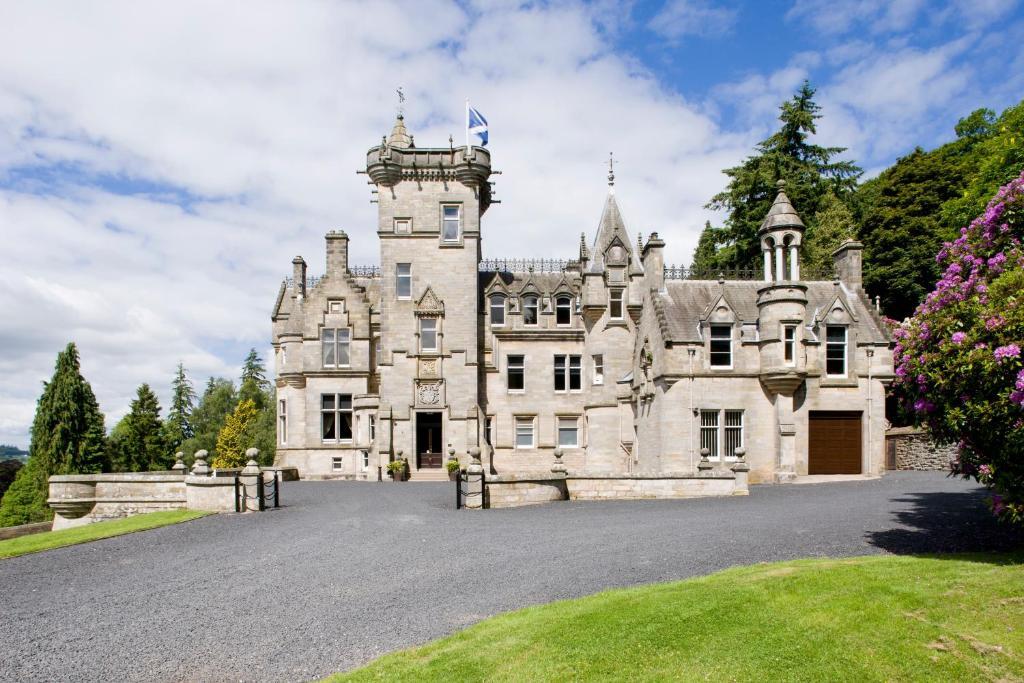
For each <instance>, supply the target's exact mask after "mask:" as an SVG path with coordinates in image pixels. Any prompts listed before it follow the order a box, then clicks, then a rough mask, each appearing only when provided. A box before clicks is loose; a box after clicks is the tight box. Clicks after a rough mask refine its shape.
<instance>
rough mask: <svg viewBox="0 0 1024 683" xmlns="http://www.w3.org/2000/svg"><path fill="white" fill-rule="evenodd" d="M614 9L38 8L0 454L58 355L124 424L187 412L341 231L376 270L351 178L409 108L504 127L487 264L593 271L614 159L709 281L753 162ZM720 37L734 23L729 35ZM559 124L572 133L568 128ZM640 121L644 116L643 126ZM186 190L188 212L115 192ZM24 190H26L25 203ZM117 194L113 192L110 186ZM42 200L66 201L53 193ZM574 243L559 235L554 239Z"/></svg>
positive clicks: (16, 14) (20, 14) (371, 237)
mask: <svg viewBox="0 0 1024 683" xmlns="http://www.w3.org/2000/svg"><path fill="white" fill-rule="evenodd" d="M623 12H624V10H623V8H622V6H620V5H615V4H614V3H612V4H609V3H604V4H599V5H598V6H597V7H589V6H586V5H582V4H577V3H574V2H564V3H557V4H553V5H540V6H533V5H528V6H525V7H521V6H520V4H518V3H495V4H489V5H488V6H474V7H472V8H470V9H466V10H464V9H463V8H461V7H460V6H458V5H457V4H455V3H453V2H441V1H440V0H432V1H429V2H427V1H424V2H416V3H398V2H373V3H330V4H328V3H321V2H312V1H311V2H293V3H289V5H288V9H287V11H282V10H281V5H280V4H279V3H276V2H269V0H267V1H265V2H247V3H244V5H231V4H216V3H215V4H212V5H211V4H210V3H205V2H198V1H194V2H177V3H171V4H166V3H165V4H151V3H146V4H138V3H134V4H133V3H115V2H95V3H89V4H88V5H85V4H83V3H78V2H70V1H69V2H63V3H45V4H40V3H23V4H15V5H13V6H8V7H6V8H5V12H4V14H5V17H4V21H3V22H2V24H0V183H2V182H3V177H4V175H5V173H9V172H10V171H11V169H15V168H18V167H22V168H23V167H25V166H27V165H33V164H43V165H52V164H61V165H62V166H61V169H62V170H61V172H60V173H59V174H58V176H57V177H58V180H59V184H57V185H55V184H54V181H53V178H51V177H49V176H47V177H44V178H42V179H40V180H37V181H36V182H35V183H34V184H33V183H30V182H29V181H28V180H25V179H24V178H23V179H22V180H21V181H19V182H18V183H17V184H14V185H13V186H11V187H7V188H6V189H4V188H2V187H0V232H2V235H3V238H4V244H5V268H4V269H3V270H2V271H0V308H2V310H4V313H5V318H6V319H7V320H8V321H16V324H15V325H7V326H5V328H4V329H3V330H0V342H2V346H3V348H4V350H5V353H4V354H2V356H0V373H3V376H4V378H5V381H4V382H3V383H2V385H0V414H2V415H3V417H2V418H0V442H3V441H13V442H15V443H20V444H25V443H26V442H27V428H28V424H29V422H30V420H31V414H32V411H33V409H34V402H35V398H36V396H37V395H38V393H39V387H40V382H41V381H43V380H45V379H47V378H48V377H49V376H50V374H51V373H52V369H53V360H54V357H55V355H56V352H57V351H58V350H59V349H60V348H62V347H63V346H64V344H65V343H67V341H69V340H74V341H76V342H78V343H79V346H80V349H81V353H82V359H83V371H84V373H85V375H86V377H87V378H88V379H89V380H90V381H91V382H92V384H93V387H94V389H95V390H96V391H97V395H98V397H99V399H100V402H101V406H102V407H103V408H104V409H105V410H106V411H107V412H108V413H109V414H110V417H111V420H110V424H112V423H113V419H116V417H118V416H119V415H120V414H122V413H123V412H124V411H125V410H126V408H127V405H128V402H129V400H130V398H131V396H132V394H133V393H134V389H135V387H136V386H137V385H138V384H139V383H141V382H149V383H151V384H153V385H154V388H155V389H157V390H158V391H160V392H161V395H162V397H163V398H164V400H165V401H166V396H167V384H169V380H170V377H171V373H172V370H173V367H174V365H175V364H176V363H177V362H178V360H182V361H183V362H184V363H185V365H186V366H187V367H188V368H189V370H190V371H191V373H192V375H193V377H194V379H195V381H196V384H197V385H201V384H202V381H203V379H204V378H205V377H206V376H207V375H210V374H217V375H222V374H223V375H229V376H230V375H235V374H236V373H237V366H238V364H239V363H240V361H241V357H242V355H243V353H244V350H245V349H246V348H248V346H250V345H253V346H256V347H257V348H259V349H261V350H264V353H266V349H267V348H268V346H269V328H270V321H269V314H270V308H271V305H272V303H273V301H274V297H275V295H276V293H277V287H278V284H279V282H280V280H281V278H282V277H283V276H284V275H287V274H288V273H289V270H290V261H291V258H292V257H293V256H294V255H295V254H303V255H304V256H305V257H306V259H307V261H309V262H310V265H311V270H312V271H314V272H316V271H318V270H320V269H321V268H322V265H321V264H322V263H323V234H324V233H325V232H326V231H327V230H329V229H333V228H339V227H340V228H344V229H345V230H347V231H348V233H349V235H350V236H351V237H352V240H353V242H352V246H351V253H352V261H353V262H354V263H373V262H376V260H377V251H378V245H377V240H376V237H375V234H374V225H375V218H374V211H375V208H374V206H372V205H371V204H370V203H369V199H370V193H369V188H368V187H367V186H366V184H365V178H363V177H361V176H357V175H356V174H355V170H356V169H358V168H360V167H361V166H362V164H363V163H364V160H365V153H366V149H367V148H368V147H370V146H371V145H373V144H375V143H376V142H378V141H379V140H380V136H381V135H382V134H383V133H386V132H388V130H389V129H390V126H391V122H392V116H393V108H394V95H393V93H394V89H395V88H396V87H397V86H399V85H402V86H404V89H405V91H406V93H408V95H409V102H408V104H407V112H408V114H407V123H408V124H409V126H410V129H411V131H412V133H413V134H414V135H415V136H416V141H417V144H419V145H420V146H428V145H446V144H447V139H448V134H449V133H452V134H454V135H455V136H456V138H457V139H458V138H459V137H460V136H461V125H462V123H461V121H462V101H463V98H464V97H466V96H470V97H472V98H473V101H474V103H475V104H476V105H477V106H478V107H479V108H480V109H481V111H483V112H484V113H485V114H486V115H487V116H488V118H489V120H490V122H491V127H492V130H491V134H492V151H493V155H494V160H495V165H496V167H497V168H499V169H501V170H502V171H504V174H503V175H501V176H498V177H497V193H498V196H499V197H500V198H502V199H503V203H502V204H500V205H496V206H494V207H492V208H491V210H490V211H489V212H488V214H487V216H486V217H485V221H484V235H485V237H484V251H485V254H486V255H490V256H494V255H502V254H508V255H561V256H565V257H569V256H572V255H573V254H574V251H575V249H576V245H577V242H578V236H579V233H580V232H581V231H585V232H587V233H588V235H589V234H590V233H591V232H592V231H593V228H594V226H595V224H596V222H597V220H598V217H599V214H600V209H601V204H602V201H603V195H604V193H605V191H606V188H605V185H604V166H603V164H604V160H605V159H606V158H607V154H608V152H609V151H611V150H614V151H615V153H616V157H617V158H619V159H620V160H621V165H620V166H619V168H618V169H617V175H618V197H619V199H620V202H621V204H622V206H623V210H624V212H625V213H626V217H627V220H628V221H629V223H630V227H631V228H632V230H633V231H634V233H635V232H636V231H637V230H643V231H644V232H649V231H652V230H657V231H659V232H660V233H661V234H662V236H663V237H665V238H666V239H667V240H668V249H667V252H668V253H667V260H669V261H676V262H683V261H688V260H689V258H690V254H691V253H692V249H693V246H694V244H695V242H696V239H697V236H698V234H699V231H700V228H701V226H702V225H703V222H704V220H705V218H706V217H708V215H709V214H708V212H706V211H705V210H704V209H702V208H701V207H702V205H703V203H704V202H705V201H706V200H707V198H708V197H710V196H711V195H712V194H713V193H714V192H715V191H717V190H718V189H720V187H721V186H722V185H723V184H724V180H723V178H722V176H721V175H720V173H718V169H721V168H725V167H727V166H729V165H731V164H733V163H735V162H736V161H737V160H738V159H739V158H740V157H741V156H742V155H744V154H745V153H746V152H747V151H748V148H749V143H750V139H749V137H748V136H747V135H742V136H737V135H730V134H726V133H723V132H722V131H720V130H718V129H717V127H716V125H715V124H714V122H713V121H711V120H710V118H709V117H708V116H707V115H706V114H705V113H702V111H701V110H700V109H699V108H698V107H696V106H695V105H693V104H691V103H689V102H687V101H685V100H683V99H681V98H680V97H679V96H677V95H674V94H672V93H671V92H668V91H667V90H666V89H664V88H663V87H662V86H661V85H660V84H659V83H658V82H657V81H656V80H655V79H654V78H653V77H652V76H651V75H650V74H649V73H647V72H646V71H645V70H644V69H643V68H642V67H640V66H639V65H638V64H637V63H636V62H635V61H633V60H631V59H630V58H628V57H623V56H621V55H618V54H615V53H614V52H613V51H612V50H611V47H610V45H609V44H608V39H607V30H608V26H610V25H611V24H613V23H614V22H615V18H616V16H618V17H621V16H622V13H623ZM712 23H713V22H712ZM552 122H562V123H561V124H559V125H552ZM630 122H643V125H633V124H631V123H630ZM97 173H102V174H105V175H106V177H108V179H110V178H114V179H117V181H116V182H120V183H122V184H124V183H134V184H136V185H140V186H146V185H148V186H153V187H161V186H163V185H167V186H169V187H171V188H176V191H180V192H183V193H186V194H187V196H188V197H189V199H190V202H189V204H188V206H187V208H182V207H179V206H177V205H175V203H174V202H169V201H168V200H167V197H160V196H154V195H151V194H136V195H134V196H124V195H123V194H119V193H117V192H113V191H109V190H106V189H102V187H97V186H96V185H95V183H94V176H95V174H97ZM12 182H13V181H12V179H11V177H8V182H7V184H8V185H10V184H11V183H12ZM111 182H114V181H111ZM29 190H34V191H36V192H38V191H39V190H44V191H45V194H44V195H39V194H33V192H30V191H29ZM552 236H554V238H552Z"/></svg>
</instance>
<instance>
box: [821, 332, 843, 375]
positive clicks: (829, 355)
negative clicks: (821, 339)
mask: <svg viewBox="0 0 1024 683" xmlns="http://www.w3.org/2000/svg"><path fill="white" fill-rule="evenodd" d="M825 374H826V375H828V376H829V377H846V327H845V326H844V325H828V326H827V327H826V328H825Z"/></svg>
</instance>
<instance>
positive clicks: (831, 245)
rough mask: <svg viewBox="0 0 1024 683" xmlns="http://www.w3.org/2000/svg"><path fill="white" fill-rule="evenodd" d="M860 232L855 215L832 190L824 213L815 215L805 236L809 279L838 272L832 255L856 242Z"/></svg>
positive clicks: (804, 257)
mask: <svg viewBox="0 0 1024 683" xmlns="http://www.w3.org/2000/svg"><path fill="white" fill-rule="evenodd" d="M856 232H857V229H856V225H855V224H854V221H853V212H852V211H850V209H849V208H848V207H847V206H846V204H845V203H844V202H843V200H842V199H840V198H839V197H837V196H836V194H835V192H833V191H832V190H831V189H829V190H828V191H827V192H826V193H825V196H824V198H823V199H822V201H821V209H819V210H818V213H816V214H815V215H814V220H813V221H811V225H810V227H808V228H807V233H806V234H805V235H804V247H803V255H802V261H803V265H802V266H801V268H802V269H804V270H806V272H807V273H808V274H809V275H814V276H817V277H826V276H828V275H829V274H831V273H832V271H833V270H834V264H833V261H832V252H834V251H835V250H836V249H838V248H839V245H840V244H842V243H843V242H844V241H845V240H847V239H851V238H853V237H854V235H855V234H856Z"/></svg>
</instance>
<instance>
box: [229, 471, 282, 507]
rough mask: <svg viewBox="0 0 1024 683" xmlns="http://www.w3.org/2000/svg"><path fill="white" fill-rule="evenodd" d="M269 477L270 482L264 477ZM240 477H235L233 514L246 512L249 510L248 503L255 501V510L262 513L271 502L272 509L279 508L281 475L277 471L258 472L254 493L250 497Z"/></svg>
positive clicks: (247, 488)
mask: <svg viewBox="0 0 1024 683" xmlns="http://www.w3.org/2000/svg"><path fill="white" fill-rule="evenodd" d="M268 474H269V475H270V481H269V482H268V481H267V479H266V475H268ZM242 479H243V476H242V475H237V474H236V475H235V512H247V511H248V510H249V501H250V500H254V501H256V509H257V510H259V511H260V512H262V511H263V510H266V509H267V507H268V506H269V504H270V501H273V504H274V507H275V508H279V507H281V473H280V472H278V471H276V470H275V471H274V472H260V473H259V475H258V476H257V477H256V492H255V495H251V494H250V492H249V488H250V487H248V486H246V485H245V483H244V482H243V481H242Z"/></svg>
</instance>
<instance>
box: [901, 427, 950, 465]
mask: <svg viewBox="0 0 1024 683" xmlns="http://www.w3.org/2000/svg"><path fill="white" fill-rule="evenodd" d="M885 441H886V446H887V448H888V449H893V448H895V451H896V469H898V470H948V469H949V463H950V461H951V460H955V459H956V457H957V450H956V446H953V445H945V446H942V445H938V444H936V443H935V442H934V441H932V439H931V437H930V436H929V434H928V432H926V431H925V430H922V429H917V428H915V427H898V428H895V429H890V430H888V431H887V432H886V433H885ZM888 452H890V453H891V452H892V451H891V450H889V451H888Z"/></svg>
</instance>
